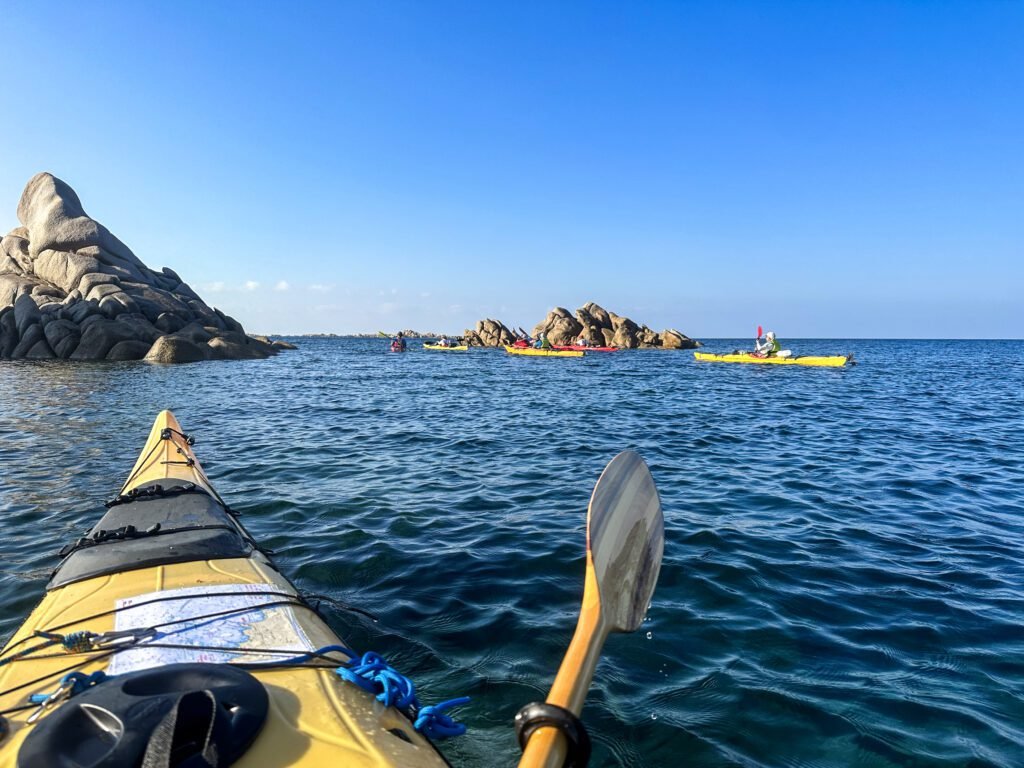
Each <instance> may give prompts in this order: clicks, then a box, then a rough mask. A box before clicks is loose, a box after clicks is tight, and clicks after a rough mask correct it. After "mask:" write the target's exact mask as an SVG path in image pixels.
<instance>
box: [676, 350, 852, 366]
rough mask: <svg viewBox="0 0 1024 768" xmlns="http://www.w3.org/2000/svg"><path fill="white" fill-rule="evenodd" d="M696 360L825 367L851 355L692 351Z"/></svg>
mask: <svg viewBox="0 0 1024 768" xmlns="http://www.w3.org/2000/svg"><path fill="white" fill-rule="evenodd" d="M693 356H694V357H695V358H696V359H697V360H701V361H705V362H716V363H754V364H767V365H809V366H818V367H825V368H842V367H843V366H844V365H846V364H847V362H849V361H850V358H851V355H830V356H825V357H815V356H812V355H805V356H801V357H755V356H754V355H751V354H748V353H744V352H732V353H728V354H724V355H716V354H713V353H711V352H694V353H693Z"/></svg>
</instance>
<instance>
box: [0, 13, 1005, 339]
mask: <svg viewBox="0 0 1024 768" xmlns="http://www.w3.org/2000/svg"><path fill="white" fill-rule="evenodd" d="M4 28H5V34H4V39H5V43H4V47H3V55H2V61H0V91H2V93H3V94H4V103H5V107H6V109H5V118H4V120H2V121H0V214H2V216H0V229H3V231H7V230H8V229H10V228H13V227H14V226H16V225H17V220H16V216H15V208H16V205H17V200H18V197H19V195H20V193H21V190H22V188H23V187H24V184H25V182H26V181H27V180H28V179H29V178H30V177H31V176H32V175H33V174H34V173H36V172H38V171H41V170H49V171H51V172H53V173H55V174H56V175H57V176H59V177H61V178H62V179H64V180H65V181H67V182H68V183H69V184H71V186H72V187H74V188H75V189H76V190H77V191H78V193H79V195H80V196H81V198H82V201H83V204H84V205H85V208H86V210H87V211H88V212H89V214H90V215H91V216H93V217H94V218H96V219H98V220H99V221H101V222H102V223H104V224H106V225H107V226H108V227H109V228H110V229H111V230H112V231H113V232H114V233H115V234H117V235H118V236H119V237H120V238H121V239H122V240H124V241H125V242H126V243H127V244H128V245H129V246H130V247H131V248H132V249H133V250H134V251H135V253H136V254H137V255H138V256H139V257H140V258H141V259H142V260H143V261H145V262H146V263H147V264H149V265H150V266H152V267H156V268H159V267H161V266H165V265H166V266H171V267H172V268H174V269H175V270H176V271H177V272H179V274H181V275H182V277H183V278H185V279H186V280H187V281H188V282H189V283H191V284H192V285H193V286H194V287H195V288H196V289H197V290H198V291H199V293H200V294H201V295H202V296H203V297H204V298H205V299H206V300H207V302H208V303H211V304H213V305H215V306H218V307H220V308H222V309H223V310H224V311H226V312H228V313H229V314H232V315H234V316H235V317H237V318H238V319H239V320H240V321H241V322H242V323H243V324H244V325H245V326H246V328H247V329H249V330H251V331H255V332H260V331H262V332H281V333H302V332H317V331H323V332H332V331H333V332H339V333H344V332H360V331H374V330H377V329H384V330H389V331H390V330H393V329H396V328H399V327H413V328H417V329H421V330H428V329H434V330H445V331H449V332H452V331H460V330H462V329H463V328H467V327H472V325H473V324H474V323H475V322H476V321H477V320H479V319H480V318H483V317H497V318H500V319H503V320H505V321H506V322H508V323H512V324H516V325H524V326H530V325H532V324H534V323H536V322H537V321H539V320H540V319H541V318H542V317H543V316H544V314H545V313H546V312H547V311H548V310H549V309H550V308H551V307H553V306H556V305H561V306H566V307H568V308H570V309H572V308H575V307H577V306H580V305H581V304H583V303H584V302H586V301H589V300H594V301H597V302H598V303H600V304H602V305H604V306H605V307H607V308H609V309H612V310H613V311H617V312H619V313H620V314H626V315H629V316H630V317H633V318H634V319H636V320H638V321H640V322H644V323H647V324H648V325H650V326H652V327H654V328H655V329H657V330H660V329H662V328H666V327H676V328H679V329H680V330H682V331H683V332H684V333H688V334H690V335H692V336H695V337H698V338H699V337H702V336H703V337H713V336H748V335H751V333H752V330H753V328H754V327H756V326H757V325H758V324H763V325H765V326H766V327H772V328H775V329H776V330H777V331H778V333H779V335H780V336H781V337H783V338H785V337H787V336H788V337H814V336H818V337H830V336H841V337H942V338H956V337H988V338H991V337H1001V338H1021V337H1022V335H1024V334H1022V331H1021V328H1022V325H1024V299H1022V298H1021V296H1022V290H1024V246H1022V244H1024V45H1022V43H1021V41H1022V40H1024V3H1021V2H1011V1H1010V0H992V1H988V0H965V1H964V2H925V1H924V0H921V1H919V2H895V0H892V1H889V2H882V1H881V0H879V1H877V2H873V1H870V0H865V1H864V2H849V3H840V2H821V1H820V0H815V1H814V2H785V1H784V0H775V1H773V2H764V1H763V0H761V1H758V2H733V1H731V0H714V1H711V0H709V1H707V2H683V1H679V2H670V3H657V2H648V3H630V2H622V3H606V2H586V3H582V2H581V3H548V2H514V3H497V2H493V3H492V2H360V3H340V2H331V3H323V4H319V3H284V2H279V3H277V2H216V3H207V2H165V3H158V2H151V3H138V2H104V3H92V2H75V3H64V2H49V3H38V2H24V1H23V0H13V1H12V0H8V1H7V2H6V3H5V4H4Z"/></svg>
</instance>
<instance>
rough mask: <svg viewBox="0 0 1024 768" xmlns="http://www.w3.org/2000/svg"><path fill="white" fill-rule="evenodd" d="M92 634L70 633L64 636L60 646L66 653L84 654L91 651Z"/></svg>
mask: <svg viewBox="0 0 1024 768" xmlns="http://www.w3.org/2000/svg"><path fill="white" fill-rule="evenodd" d="M92 638H93V633H92V632H71V633H70V634H67V635H64V639H63V640H62V641H61V645H63V646H64V650H65V651H67V652H68V653H85V652H86V651H88V650H91V649H92Z"/></svg>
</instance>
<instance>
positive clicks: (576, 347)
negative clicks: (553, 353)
mask: <svg viewBox="0 0 1024 768" xmlns="http://www.w3.org/2000/svg"><path fill="white" fill-rule="evenodd" d="M552 349H558V350H562V351H566V350H571V351H573V352H618V351H619V348H618V347H581V346H580V345H579V344H570V345H568V346H560V347H552Z"/></svg>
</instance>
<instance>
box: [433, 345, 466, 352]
mask: <svg viewBox="0 0 1024 768" xmlns="http://www.w3.org/2000/svg"><path fill="white" fill-rule="evenodd" d="M423 348H424V349H435V350H437V351H438V352H468V351H469V347H468V346H466V345H465V344H460V345H459V346H457V347H442V346H441V345H440V344H424V345H423Z"/></svg>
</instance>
